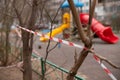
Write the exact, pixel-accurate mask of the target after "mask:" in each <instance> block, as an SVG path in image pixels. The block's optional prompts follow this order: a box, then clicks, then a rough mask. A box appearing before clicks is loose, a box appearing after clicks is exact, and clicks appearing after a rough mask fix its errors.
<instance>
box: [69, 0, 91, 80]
mask: <svg viewBox="0 0 120 80" xmlns="http://www.w3.org/2000/svg"><path fill="white" fill-rule="evenodd" d="M68 2H69V5H70V9H71V11H72V14H73V17H74V20H75V23H76V25H77V28H78V34H79V36H80V38H81V40H82V42H83V43H84V45H85V48H84V49H83V50H82V52H81V53H80V55H79V58H78V59H77V60H76V63H75V64H74V66H73V67H72V69H71V70H70V72H69V74H68V76H67V80H74V76H75V75H76V74H77V71H78V69H79V68H80V66H81V65H82V63H83V62H84V60H85V58H86V56H87V55H88V50H87V49H90V48H91V47H92V41H91V39H89V37H87V36H86V35H85V33H84V32H83V29H82V25H81V22H80V19H79V16H78V13H77V11H76V9H75V6H74V3H73V0H68Z"/></svg>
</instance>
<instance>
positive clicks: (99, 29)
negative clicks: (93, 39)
mask: <svg viewBox="0 0 120 80" xmlns="http://www.w3.org/2000/svg"><path fill="white" fill-rule="evenodd" d="M80 20H81V23H82V24H87V23H88V20H89V15H88V14H85V13H81V14H80ZM91 29H92V31H93V32H95V33H96V35H97V36H98V37H99V38H101V39H102V40H103V41H105V42H108V43H111V44H114V43H117V42H118V40H119V38H118V37H117V36H116V35H115V34H114V33H113V32H112V29H111V27H105V26H104V25H102V24H101V23H100V22H99V21H97V20H96V19H94V18H93V19H92V24H91Z"/></svg>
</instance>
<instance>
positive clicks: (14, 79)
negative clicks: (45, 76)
mask: <svg viewBox="0 0 120 80" xmlns="http://www.w3.org/2000/svg"><path fill="white" fill-rule="evenodd" d="M22 78H23V76H22V72H21V71H20V69H18V68H16V67H11V68H2V69H0V80H23V79H22ZM33 80H39V78H38V76H37V74H36V73H34V72H33Z"/></svg>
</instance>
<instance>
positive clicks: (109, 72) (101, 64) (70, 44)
mask: <svg viewBox="0 0 120 80" xmlns="http://www.w3.org/2000/svg"><path fill="white" fill-rule="evenodd" d="M17 27H18V28H20V29H22V30H25V31H27V32H30V33H33V34H35V35H38V36H41V37H45V38H47V39H50V40H53V41H55V42H59V43H63V44H66V45H69V46H74V47H77V48H81V49H87V48H85V47H83V46H81V45H78V44H75V43H73V42H69V41H65V40H62V39H58V38H55V37H49V36H47V35H44V34H40V33H38V32H34V31H32V30H29V29H26V28H23V27H21V26H17ZM93 57H94V59H95V60H96V61H97V62H98V63H99V64H100V66H101V67H102V68H103V70H104V71H105V72H106V73H107V74H108V75H109V76H110V77H111V79H112V80H117V79H116V78H115V76H114V75H113V74H112V73H111V71H110V70H109V69H108V68H107V67H106V66H105V65H104V64H103V63H101V62H100V59H99V58H98V57H97V56H96V55H93Z"/></svg>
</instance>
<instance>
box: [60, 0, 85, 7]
mask: <svg viewBox="0 0 120 80" xmlns="http://www.w3.org/2000/svg"><path fill="white" fill-rule="evenodd" d="M74 4H75V7H83V6H84V4H83V3H82V2H80V1H79V0H74ZM61 8H69V3H68V1H67V0H66V1H65V2H64V3H63V4H62V6H61Z"/></svg>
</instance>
